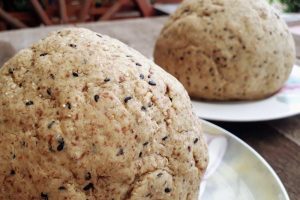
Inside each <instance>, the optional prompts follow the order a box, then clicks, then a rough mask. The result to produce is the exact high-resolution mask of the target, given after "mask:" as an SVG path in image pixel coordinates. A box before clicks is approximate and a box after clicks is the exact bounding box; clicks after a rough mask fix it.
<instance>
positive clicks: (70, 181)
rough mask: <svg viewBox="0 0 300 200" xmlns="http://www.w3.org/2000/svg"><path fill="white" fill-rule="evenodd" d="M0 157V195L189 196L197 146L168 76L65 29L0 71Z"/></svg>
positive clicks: (200, 167)
mask: <svg viewBox="0 0 300 200" xmlns="http://www.w3.org/2000/svg"><path fill="white" fill-rule="evenodd" d="M0 162H1V164H0V182H1V187H0V199H7V200H15V199H18V200H23V199H24V200H25V199H26V200H28V199H33V200H35V199H49V200H51V199H53V200H60V199H70V200H71V199H72V200H85V199H93V200H94V199H97V200H112V199H114V200H118V199H123V200H125V199H128V200H139V199H156V200H159V199H161V200H167V199H170V200H171V199H172V200H174V199H178V200H179V199H180V200H183V199H186V200H196V199H197V194H198V189H199V182H200V179H201V176H202V175H203V173H204V170H205V168H206V165H207V151H206V145H205V143H204V140H203V137H202V133H201V126H200V123H199V121H198V119H197V117H196V116H194V115H193V113H192V109H191V103H190V99H189V97H188V95H187V92H186V91H185V89H184V88H183V86H182V85H181V84H180V83H179V82H178V81H177V80H176V79H175V78H174V77H172V76H171V75H169V74H168V73H166V72H165V71H163V70H162V69H161V68H160V67H158V66H157V65H155V64H154V63H153V62H152V61H150V60H148V59H146V58H145V57H144V56H142V55H141V54H140V53H138V52H137V51H135V50H133V49H131V48H129V47H128V46H126V45H125V44H123V43H121V42H119V41H118V40H115V39H112V38H110V37H108V36H104V35H100V34H97V33H94V32H92V31H89V30H86V29H79V28H78V29H75V28H74V29H66V30H62V31H59V32H54V33H52V34H50V35H49V36H48V37H47V38H45V39H43V40H41V41H39V42H37V43H36V44H34V45H33V46H32V47H31V48H28V49H24V50H22V51H21V52H19V53H18V54H17V55H16V56H15V57H13V58H12V59H11V60H9V61H8V62H7V63H6V64H5V65H4V66H3V67H2V68H1V70H0Z"/></svg>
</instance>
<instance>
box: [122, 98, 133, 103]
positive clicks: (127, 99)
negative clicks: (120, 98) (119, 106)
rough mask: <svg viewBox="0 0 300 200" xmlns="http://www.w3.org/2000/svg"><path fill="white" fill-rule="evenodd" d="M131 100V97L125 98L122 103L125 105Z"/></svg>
mask: <svg viewBox="0 0 300 200" xmlns="http://www.w3.org/2000/svg"><path fill="white" fill-rule="evenodd" d="M131 99H132V97H131V96H128V97H125V99H124V102H125V103H127V102H128V101H129V100H131Z"/></svg>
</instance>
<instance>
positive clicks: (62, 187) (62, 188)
mask: <svg viewBox="0 0 300 200" xmlns="http://www.w3.org/2000/svg"><path fill="white" fill-rule="evenodd" d="M58 190H66V187H65V186H60V187H59V188H58Z"/></svg>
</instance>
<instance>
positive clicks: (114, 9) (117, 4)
mask: <svg viewBox="0 0 300 200" xmlns="http://www.w3.org/2000/svg"><path fill="white" fill-rule="evenodd" d="M122 6H123V2H122V0H117V2H115V3H114V4H113V6H112V7H111V8H109V9H108V10H107V11H106V12H105V13H104V15H102V17H100V20H109V19H112V18H113V16H114V15H115V14H116V13H117V12H118V11H119V10H121V8H122Z"/></svg>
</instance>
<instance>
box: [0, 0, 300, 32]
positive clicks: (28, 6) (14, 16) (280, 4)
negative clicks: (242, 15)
mask: <svg viewBox="0 0 300 200" xmlns="http://www.w3.org/2000/svg"><path fill="white" fill-rule="evenodd" d="M180 2H181V0H0V31H3V30H10V29H19V28H26V27H36V26H49V25H55V24H68V23H70V24H74V23H84V22H92V21H103V20H115V19H126V18H139V17H152V16H158V15H164V14H169V13H172V12H173V11H174V10H175V9H176V7H177V5H178V4H179V3H180ZM269 2H270V3H271V4H272V5H273V6H274V7H275V8H276V9H278V10H280V11H281V12H282V13H285V15H286V16H285V18H286V19H287V21H288V22H289V23H295V22H297V21H300V17H299V15H298V14H297V13H298V12H299V11H300V0H269ZM289 13H292V14H289Z"/></svg>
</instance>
